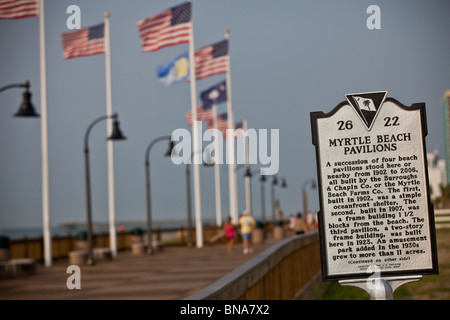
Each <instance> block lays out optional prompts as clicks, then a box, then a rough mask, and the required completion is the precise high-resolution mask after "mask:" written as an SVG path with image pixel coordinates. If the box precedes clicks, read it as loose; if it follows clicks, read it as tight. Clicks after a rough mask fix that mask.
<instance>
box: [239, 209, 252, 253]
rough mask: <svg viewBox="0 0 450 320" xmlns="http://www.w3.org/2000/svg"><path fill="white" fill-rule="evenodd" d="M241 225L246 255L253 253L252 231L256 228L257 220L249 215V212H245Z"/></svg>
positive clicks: (240, 219)
mask: <svg viewBox="0 0 450 320" xmlns="http://www.w3.org/2000/svg"><path fill="white" fill-rule="evenodd" d="M239 225H240V227H241V234H242V242H243V245H244V254H248V253H252V252H253V247H252V231H253V228H254V227H255V226H256V223H255V219H253V217H252V216H251V215H250V214H249V213H248V211H247V210H245V211H244V215H243V216H242V217H240V218H239Z"/></svg>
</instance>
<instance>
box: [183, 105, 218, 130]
mask: <svg viewBox="0 0 450 320" xmlns="http://www.w3.org/2000/svg"><path fill="white" fill-rule="evenodd" d="M212 119H213V112H212V108H211V106H209V107H204V106H203V105H200V106H198V107H197V121H212ZM186 122H187V124H188V126H192V111H189V112H188V113H187V114H186Z"/></svg>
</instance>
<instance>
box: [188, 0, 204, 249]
mask: <svg viewBox="0 0 450 320" xmlns="http://www.w3.org/2000/svg"><path fill="white" fill-rule="evenodd" d="M189 2H190V3H191V34H190V37H189V38H190V39H189V69H190V79H191V81H190V82H191V109H192V149H193V150H192V151H193V153H194V163H193V167H194V172H193V173H194V206H195V234H196V246H197V248H203V225H202V199H201V189H200V166H199V163H201V160H199V159H201V157H200V154H201V153H202V152H201V149H199V146H198V137H199V132H198V131H199V130H198V129H199V127H200V128H201V126H198V125H197V87H196V81H197V79H196V76H195V51H194V19H193V18H192V12H193V10H192V0H189ZM200 133H201V132H200Z"/></svg>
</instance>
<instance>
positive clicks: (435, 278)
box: [313, 229, 450, 300]
mask: <svg viewBox="0 0 450 320" xmlns="http://www.w3.org/2000/svg"><path fill="white" fill-rule="evenodd" d="M436 241H437V249H438V264H439V275H424V276H423V278H422V280H420V281H417V282H411V283H408V284H405V285H403V286H401V287H400V288H398V289H397V290H396V291H395V292H394V300H449V299H450V229H438V230H437V231H436ZM313 290H314V292H315V294H314V298H313V299H317V300H368V299H370V297H369V294H368V293H367V292H365V291H364V290H362V289H359V288H356V287H348V286H341V285H340V284H339V283H338V282H337V281H333V282H326V283H324V282H321V283H319V284H317V285H316V287H315V288H314V289H313Z"/></svg>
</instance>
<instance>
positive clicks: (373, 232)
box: [311, 91, 438, 280]
mask: <svg viewBox="0 0 450 320" xmlns="http://www.w3.org/2000/svg"><path fill="white" fill-rule="evenodd" d="M386 95H387V92H386V91H383V92H371V93H360V94H349V95H346V99H347V101H345V102H342V103H341V104H339V105H338V106H337V107H336V108H335V109H334V110H332V111H331V112H330V113H328V114H324V113H323V112H313V113H311V128H312V136H313V144H314V146H315V147H316V159H317V171H318V180H319V191H320V192H319V195H320V213H319V230H320V241H321V254H322V277H323V279H324V280H344V279H353V278H366V277H369V276H370V275H371V274H372V273H373V271H374V270H379V272H380V274H381V276H390V275H392V276H393V275H419V274H436V273H438V264H437V252H436V236H435V230H434V214H433V207H432V204H431V202H430V198H429V192H428V171H427V163H426V150H425V136H426V135H427V126H426V117H425V104H424V103H417V104H413V105H412V106H410V107H406V106H403V105H402V104H400V103H399V102H398V101H396V100H395V99H392V98H386ZM374 267H375V268H374Z"/></svg>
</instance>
